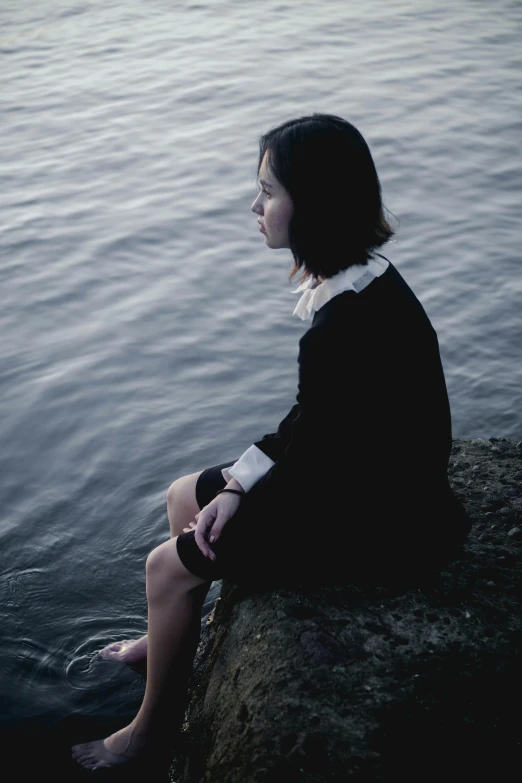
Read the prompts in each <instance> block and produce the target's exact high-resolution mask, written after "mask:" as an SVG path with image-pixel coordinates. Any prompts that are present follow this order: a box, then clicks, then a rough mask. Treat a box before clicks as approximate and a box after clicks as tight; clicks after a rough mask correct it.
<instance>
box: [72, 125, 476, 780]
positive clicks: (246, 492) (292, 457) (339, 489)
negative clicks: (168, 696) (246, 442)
mask: <svg viewBox="0 0 522 783" xmlns="http://www.w3.org/2000/svg"><path fill="white" fill-rule="evenodd" d="M258 174H259V184H260V191H259V194H258V196H257V198H256V200H255V201H254V203H253V205H252V210H253V212H254V213H255V214H256V215H257V218H258V223H259V229H260V231H261V233H262V234H263V236H264V239H265V242H266V244H267V245H268V247H270V248H274V249H275V248H289V249H290V250H291V251H292V255H293V258H294V264H295V265H294V270H293V273H294V274H295V273H296V272H297V271H299V270H301V272H302V283H301V285H300V286H299V288H298V289H297V290H298V291H299V292H300V293H301V298H300V300H299V302H298V304H297V307H296V309H295V312H296V314H297V315H298V316H300V317H301V318H303V319H306V318H312V324H311V327H310V328H309V329H308V331H307V332H306V333H305V334H304V336H303V337H302V338H301V340H300V343H299V357H298V362H299V390H298V394H297V403H296V405H294V407H293V408H292V410H291V411H290V413H289V414H288V416H287V417H286V418H285V419H284V420H283V421H282V422H281V424H280V425H279V428H278V430H277V432H276V433H273V434H270V435H266V436H265V437H264V438H262V439H261V440H260V441H258V442H257V443H255V444H254V445H252V446H250V448H248V449H247V450H246V452H245V453H244V454H243V456H242V457H240V459H239V460H237V461H236V462H235V463H227V464H224V465H219V466H216V467H214V468H209V469H207V470H205V471H203V472H202V473H194V474H192V475H190V476H186V477H184V478H181V479H178V480H177V481H175V482H174V484H172V486H171V487H170V489H169V492H168V501H167V507H168V517H169V522H170V529H171V539H170V540H169V541H167V542H165V543H164V544H162V545H161V546H159V547H158V548H157V549H155V550H154V551H153V552H152V553H151V554H150V556H149V558H148V559H147V566H146V571H147V598H148V603H149V617H148V631H149V633H148V637H143V638H142V639H139V640H136V641H133V642H123V643H122V642H120V643H115V644H112V645H109V647H107V648H105V650H103V651H102V655H103V656H104V657H106V658H109V659H115V660H120V661H125V662H135V661H137V660H140V659H143V658H145V657H147V684H146V690H145V696H144V699H143V703H142V706H141V708H140V710H139V712H138V715H137V716H136V718H135V719H134V720H133V721H132V723H131V724H130V725H129V726H127V727H126V728H124V729H122V730H121V731H119V732H117V733H116V734H113V735H111V736H110V737H108V738H107V739H105V740H98V741H97V742H92V743H87V744H85V745H78V746H75V748H73V757H74V758H76V760H77V761H78V762H79V763H80V764H82V765H83V766H84V767H87V768H89V769H95V768H98V767H102V766H111V765H113V764H120V763H123V762H125V761H128V760H129V759H131V758H133V757H135V756H136V755H137V754H139V753H140V752H141V751H142V749H143V748H144V747H145V746H146V744H147V742H148V741H149V740H150V739H151V737H152V735H153V733H154V731H155V730H156V727H157V726H158V725H159V721H160V718H161V715H162V708H163V706H164V705H163V703H162V694H163V693H164V692H165V685H166V683H167V682H168V681H169V678H171V677H172V678H174V679H178V680H180V681H183V680H184V678H186V677H187V676H188V675H187V667H186V662H187V660H188V661H191V659H192V656H193V653H194V650H195V648H196V645H197V639H198V631H199V625H200V611H201V605H202V602H203V600H204V597H205V595H206V592H207V590H208V587H209V585H210V583H211V581H213V580H216V579H220V578H226V579H229V580H232V581H236V582H238V583H240V582H246V581H249V582H254V583H256V584H259V583H266V584H275V583H282V582H284V583H287V584H288V583H289V584H298V583H303V582H312V583H314V582H315V583H320V584H323V583H325V582H331V581H334V582H347V581H348V582H350V581H352V582H353V581H356V580H357V581H359V580H378V581H389V580H390V579H393V578H394V576H395V575H400V576H401V577H402V578H403V577H404V575H405V574H408V575H409V576H411V577H412V578H413V577H414V576H415V575H416V574H418V573H420V572H421V571H422V572H423V573H425V572H426V570H433V569H436V568H438V567H440V566H441V564H443V563H444V562H445V561H446V560H447V559H449V558H450V557H451V555H452V554H453V553H454V552H455V551H456V550H457V548H458V547H459V546H460V544H461V543H462V541H463V540H464V538H465V537H466V535H467V533H468V532H469V527H470V523H469V520H468V518H467V516H466V514H465V512H464V510H463V508H462V506H461V505H460V504H459V503H458V502H457V501H456V499H455V498H454V497H453V495H452V493H451V490H450V488H449V484H448V478H447V465H448V459H449V453H450V448H451V422H450V411H449V404H448V397H447V392H446V385H445V381H444V374H443V371H442V366H441V362H440V355H439V348H438V342H437V337H436V334H435V331H434V330H433V327H432V326H431V324H430V322H429V320H428V317H427V316H426V314H425V312H424V310H423V308H422V306H421V304H420V303H419V301H418V300H417V299H416V297H415V295H414V294H413V292H412V291H411V290H410V288H409V287H408V285H407V284H406V283H405V281H404V280H403V278H402V277H401V275H400V274H399V273H398V272H397V270H396V269H395V268H394V267H393V266H392V264H391V263H390V262H389V261H388V260H387V259H385V258H384V257H383V256H381V255H380V254H378V253H377V252H376V251H377V249H378V248H380V247H381V246H382V245H384V244H385V243H386V242H387V241H388V239H389V238H390V237H391V236H392V233H393V232H392V230H391V229H390V227H389V225H388V223H387V222H386V220H385V218H384V215H383V207H382V202H381V192H380V185H379V180H378V177H377V172H376V170H375V166H374V163H373V160H372V157H371V154H370V151H369V149H368V146H367V144H366V142H365V141H364V139H363V137H362V136H361V134H360V133H359V132H358V131H357V129H356V128H354V127H353V125H351V124H350V123H348V122H346V121H345V120H343V119H341V118H339V117H335V116H331V115H322V114H314V115H312V116H308V117H301V118H299V119H296V120H291V121H289V122H286V123H284V124H283V125H281V126H279V127H277V128H275V129H274V130H271V131H270V132H269V133H267V134H266V135H265V136H263V137H262V138H261V142H260V155H259V165H258Z"/></svg>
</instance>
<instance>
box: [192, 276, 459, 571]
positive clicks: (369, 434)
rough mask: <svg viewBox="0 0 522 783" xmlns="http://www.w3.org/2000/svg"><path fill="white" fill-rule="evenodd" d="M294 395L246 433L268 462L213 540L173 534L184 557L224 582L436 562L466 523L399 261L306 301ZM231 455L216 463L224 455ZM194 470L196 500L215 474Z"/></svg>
mask: <svg viewBox="0 0 522 783" xmlns="http://www.w3.org/2000/svg"><path fill="white" fill-rule="evenodd" d="M298 362H299V389H298V394H297V404H296V405H294V407H293V408H292V410H291V411H290V413H289V414H288V416H286V417H285V419H283V421H282V422H281V424H280V425H279V428H278V431H277V432H276V433H273V434H270V435H266V436H265V437H264V438H262V439H261V440H260V441H258V442H257V443H256V444H255V445H256V446H258V448H260V449H261V450H262V451H263V452H264V453H265V454H267V455H268V456H269V457H270V458H271V459H272V460H274V463H275V464H274V465H273V466H272V467H271V469H270V470H269V471H268V472H267V473H266V474H265V475H264V476H263V477H262V478H261V479H260V480H259V481H258V482H257V483H256V484H255V485H254V486H253V487H252V489H251V490H250V492H248V494H247V495H246V496H245V497H244V498H243V499H242V501H241V505H240V507H239V510H238V512H237V513H236V514H235V516H234V517H233V518H232V519H231V520H230V521H229V522H228V523H227V524H226V526H225V528H224V530H223V532H222V534H221V536H220V538H219V540H218V541H217V542H216V544H215V545H214V550H215V552H216V560H215V561H211V560H210V559H209V558H206V557H205V556H204V555H203V554H202V553H201V552H200V550H199V549H198V547H197V545H196V543H195V540H194V533H184V534H183V535H181V536H179V538H178V553H179V556H180V558H181V560H182V562H183V563H184V565H185V566H186V567H187V568H188V570H189V571H191V572H192V573H194V574H196V575H197V576H201V577H202V578H205V579H212V580H213V579H220V578H226V579H229V580H230V581H234V582H238V583H241V582H256V583H257V582H259V583H265V582H274V583H276V582H280V583H296V582H298V583H306V582H310V581H311V582H317V583H331V582H332V581H333V582H352V581H359V580H363V581H365V580H366V579H370V580H371V581H375V580H377V581H383V582H387V581H389V580H390V579H392V580H393V579H394V577H395V576H396V575H398V574H402V575H404V574H405V573H406V571H410V572H411V573H412V574H414V573H415V572H425V571H426V570H427V569H436V568H439V567H440V566H441V564H443V563H444V562H445V560H447V559H448V558H450V557H452V556H453V554H454V553H455V551H456V550H457V549H458V547H459V546H460V545H461V544H462V542H463V540H464V539H465V537H466V536H467V534H468V532H469V530H470V527H471V525H470V521H469V519H468V517H467V515H466V513H465V511H464V509H463V507H462V505H461V504H460V503H459V502H458V501H457V500H456V498H455V497H454V496H453V494H452V492H451V490H450V487H449V483H448V477H447V467H448V459H449V454H450V450H451V442H452V439H451V418H450V409H449V403H448V395H447V391H446V384H445V380H444V373H443V370H442V365H441V360H440V353H439V346H438V341H437V335H436V333H435V331H434V329H433V327H432V325H431V323H430V321H429V319H428V317H427V315H426V313H425V311H424V309H423V307H422V305H421V304H420V302H419V301H418V299H417V298H416V296H415V295H414V293H413V292H412V290H411V289H410V288H409V286H408V285H407V283H406V282H405V281H404V279H403V278H402V276H401V275H400V274H399V272H398V271H397V270H396V269H395V267H393V265H392V264H390V265H389V267H388V269H387V270H386V271H385V272H384V273H383V274H382V275H381V276H380V277H378V278H376V279H375V280H373V281H372V283H371V284H370V285H369V286H368V287H367V288H365V289H364V290H363V291H361V292H360V293H355V292H354V291H345V292H343V293H341V294H338V295H337V296H335V297H334V298H333V299H331V300H330V301H329V302H327V303H326V304H325V305H324V306H323V307H321V309H320V310H318V311H317V312H316V313H315V316H314V319H313V322H312V326H311V328H310V329H309V330H308V331H307V332H306V333H305V334H304V335H303V337H302V338H301V340H300V342H299V357H298ZM230 464H233V463H226V465H227V466H228V465H230ZM224 466H225V465H220V466H216V467H215V468H210V469H208V470H207V471H204V472H203V474H202V475H201V476H200V478H199V481H198V485H197V489H196V494H197V498H198V503H200V505H202V506H203V505H206V503H208V502H209V501H210V499H211V498H212V497H213V496H214V494H215V492H216V491H217V489H218V488H221V487H222V486H224V485H225V481H224V480H223V478H222V476H221V468H222V467H224Z"/></svg>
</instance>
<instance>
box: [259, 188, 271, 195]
mask: <svg viewBox="0 0 522 783" xmlns="http://www.w3.org/2000/svg"><path fill="white" fill-rule="evenodd" d="M261 193H264V194H265V196H268V197H270V193H269V192H268V190H267V189H266V188H261Z"/></svg>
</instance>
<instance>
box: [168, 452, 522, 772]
mask: <svg viewBox="0 0 522 783" xmlns="http://www.w3.org/2000/svg"><path fill="white" fill-rule="evenodd" d="M450 476H451V480H452V485H453V488H454V491H455V494H456V495H457V496H458V497H459V499H460V500H461V501H462V502H463V503H464V505H465V506H466V509H467V511H468V513H469V515H470V517H471V519H472V521H473V530H472V532H471V534H470V536H469V539H468V541H467V543H466V545H465V548H464V551H463V553H462V556H461V557H460V558H459V559H458V560H456V561H455V562H453V563H451V565H450V566H449V567H447V568H446V569H445V570H444V571H442V572H441V573H440V574H439V575H437V577H435V578H433V577H432V578H430V579H429V580H427V581H426V582H425V583H423V584H420V585H416V586H414V587H411V586H409V587H402V588H399V587H394V588H389V587H388V588H385V587H372V588H369V587H361V586H353V587H349V588H346V587H345V588H321V589H296V590H286V589H285V590H274V591H270V592H269V591H258V592H252V591H247V590H245V589H240V588H238V587H234V586H231V585H227V584H224V585H223V587H222V593H221V598H220V599H219V600H218V602H217V604H216V608H215V610H214V612H213V615H212V616H211V618H209V622H208V623H207V628H206V630H205V633H204V634H203V638H202V641H201V645H200V649H199V651H198V655H197V658H196V662H195V667H194V676H193V682H192V688H191V700H190V704H189V707H188V711H187V715H186V722H185V724H184V726H183V731H182V742H181V746H180V751H179V753H178V754H177V756H176V758H175V761H174V763H173V765H172V768H171V772H170V779H171V781H172V782H173V783H174V782H175V783H258V781H259V783H261V781H263V783H268V782H270V783H272V782H273V783H276V782H277V783H280V781H284V783H293V782H294V781H296V782H297V781H299V782H300V783H302V782H303V781H304V782H305V783H312V781H313V782H314V783H316V782H317V783H319V781H320V782H321V783H330V781H331V782H332V783H334V781H335V783H341V782H342V783H344V781H352V782H353V783H359V781H368V782H369V781H372V782H373V781H392V780H399V781H401V783H404V781H412V782H413V781H415V783H419V782H420V781H422V783H424V782H425V781H429V780H435V779H441V778H444V779H445V780H449V781H453V780H462V779H471V778H472V777H475V776H478V779H479V780H481V779H485V776H486V775H487V776H490V779H492V780H498V781H504V780H511V779H512V777H513V776H515V775H516V774H517V773H516V769H517V767H518V768H519V766H518V765H519V763H520V761H521V754H520V730H519V728H520V722H519V720H518V715H519V710H520V703H521V701H520V699H521V694H520V687H519V685H518V683H519V682H520V680H521V678H520V657H519V656H520V630H521V620H520V603H519V598H520V576H519V573H520V572H519V563H520V547H521V541H522V519H521V517H522V493H521V486H522V443H514V442H512V441H507V440H504V439H500V438H498V439H497V438H491V439H490V440H482V439H474V440H466V441H462V440H460V441H455V442H454V448H453V452H452V458H451V464H450ZM519 769H520V768H519Z"/></svg>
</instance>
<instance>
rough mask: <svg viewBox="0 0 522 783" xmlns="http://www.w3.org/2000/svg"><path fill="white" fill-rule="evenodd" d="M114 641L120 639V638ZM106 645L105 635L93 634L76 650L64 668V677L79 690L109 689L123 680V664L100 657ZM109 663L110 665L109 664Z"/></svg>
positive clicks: (71, 685)
mask: <svg viewBox="0 0 522 783" xmlns="http://www.w3.org/2000/svg"><path fill="white" fill-rule="evenodd" d="M122 638H124V637H122ZM112 641H120V639H113V640H112ZM106 645H107V638H106V637H105V636H104V637H102V636H93V637H90V638H89V639H86V640H85V641H84V642H82V644H80V645H79V646H78V647H77V648H76V649H75V650H74V652H73V654H72V656H71V658H70V659H69V660H68V661H66V662H65V664H64V669H63V673H64V677H65V679H66V681H67V683H68V684H69V686H70V687H71V688H73V689H74V690H79V691H88V690H92V689H93V687H95V688H96V690H97V691H100V690H107V689H110V688H112V687H113V686H114V683H115V682H117V681H119V680H121V675H122V666H123V665H122V666H115V665H114V662H113V661H106V660H104V659H103V658H100V650H102V649H103V648H104V647H105V646H106ZM108 663H109V664H110V665H107V664H108ZM125 669H127V667H125Z"/></svg>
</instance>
